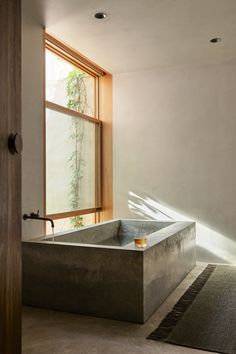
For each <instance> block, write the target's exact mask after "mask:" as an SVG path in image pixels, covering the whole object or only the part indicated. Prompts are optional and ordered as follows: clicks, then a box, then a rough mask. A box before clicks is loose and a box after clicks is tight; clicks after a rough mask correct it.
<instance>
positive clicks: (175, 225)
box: [22, 218, 196, 252]
mask: <svg viewBox="0 0 236 354" xmlns="http://www.w3.org/2000/svg"><path fill="white" fill-rule="evenodd" d="M117 221H120V222H122V221H132V222H134V221H142V222H149V223H150V222H155V223H156V222H158V223H162V222H163V223H165V222H170V223H171V225H168V226H166V227H163V228H162V229H160V230H157V231H154V232H152V233H151V234H149V235H148V236H147V238H148V243H147V247H145V248H138V247H136V246H135V244H134V241H131V242H130V243H128V244H127V245H125V246H108V245H97V244H89V243H78V242H59V241H47V239H48V238H52V237H53V235H52V234H50V235H47V236H41V237H39V238H33V239H30V240H22V243H37V244H47V245H61V246H71V247H75V246H77V247H85V248H97V249H103V248H105V249H115V250H117V249H118V250H126V251H136V252H145V251H148V250H150V249H151V248H153V247H154V246H155V245H157V244H158V243H160V242H162V241H164V240H166V239H167V238H169V237H171V236H173V235H174V234H176V233H178V232H179V231H182V230H184V229H186V228H188V227H189V226H191V225H192V226H194V225H195V224H196V222H195V221H168V220H166V221H158V220H146V219H129V218H127V219H126V218H120V219H113V220H108V221H104V222H101V223H98V224H94V225H88V226H83V227H81V228H79V229H76V230H68V231H65V232H57V233H55V234H54V237H58V236H60V235H66V234H70V233H72V232H78V231H79V230H86V229H90V228H93V227H96V226H98V225H106V224H110V223H113V222H117Z"/></svg>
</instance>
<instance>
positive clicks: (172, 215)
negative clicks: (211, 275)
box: [128, 191, 236, 264]
mask: <svg viewBox="0 0 236 354" xmlns="http://www.w3.org/2000/svg"><path fill="white" fill-rule="evenodd" d="M128 207H129V210H130V212H132V213H134V214H136V215H138V216H141V217H142V218H145V219H149V220H150V219H151V220H158V221H173V220H174V221H196V233H197V260H198V261H202V262H215V263H230V264H235V263H236V243H235V242H234V241H233V240H231V239H229V238H227V237H226V236H224V235H222V234H220V233H219V232H217V231H215V230H213V229H211V228H209V227H207V226H205V225H203V224H201V223H200V222H199V221H198V220H194V218H193V217H192V218H191V217H190V216H186V215H183V214H181V213H179V212H177V211H175V210H173V209H171V208H169V207H167V206H165V205H164V204H162V203H160V202H159V201H156V200H154V199H153V198H150V197H147V196H145V197H144V196H141V195H138V194H136V193H134V192H132V191H130V192H129V199H128Z"/></svg>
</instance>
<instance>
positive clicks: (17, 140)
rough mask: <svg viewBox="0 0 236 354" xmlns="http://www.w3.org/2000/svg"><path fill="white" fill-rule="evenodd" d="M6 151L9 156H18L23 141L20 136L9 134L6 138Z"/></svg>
mask: <svg viewBox="0 0 236 354" xmlns="http://www.w3.org/2000/svg"><path fill="white" fill-rule="evenodd" d="M8 149H9V151H10V153H11V154H20V153H21V152H22V149H23V140H22V137H21V135H20V134H18V133H16V134H10V135H9V138H8Z"/></svg>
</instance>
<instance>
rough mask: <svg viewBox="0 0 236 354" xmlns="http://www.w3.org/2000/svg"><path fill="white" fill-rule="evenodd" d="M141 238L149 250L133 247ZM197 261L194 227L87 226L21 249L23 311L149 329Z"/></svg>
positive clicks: (116, 223) (147, 223)
mask: <svg viewBox="0 0 236 354" xmlns="http://www.w3.org/2000/svg"><path fill="white" fill-rule="evenodd" d="M143 233H145V234H147V235H148V236H147V240H148V246H147V247H146V248H144V249H141V248H140V249H139V248H136V247H135V244H134V236H137V235H140V234H143ZM195 262H196V258H195V223H191V222H173V223H171V222H156V221H144V220H114V221H110V222H105V223H100V224H97V225H93V226H90V227H83V228H81V229H79V230H75V231H70V232H67V233H64V234H55V236H54V239H53V238H52V236H50V237H45V238H43V239H40V240H37V241H35V240H34V241H27V242H23V304H24V305H28V306H35V307H41V308H48V309H54V310H59V311H67V312H74V313H80V314H85V315H91V316H97V317H104V318H111V319H117V320H124V321H131V322H137V323H144V322H145V321H146V320H147V319H148V318H149V317H150V316H151V315H152V313H153V312H154V311H155V310H156V309H157V308H158V307H159V305H160V304H161V303H162V302H163V301H164V300H165V298H166V297H167V296H168V295H169V294H170V293H171V291H173V290H174V289H175V288H176V286H177V285H178V284H179V283H180V282H181V281H182V280H183V279H184V277H185V276H186V275H187V274H188V273H189V271H190V270H191V269H192V268H193V267H194V266H195Z"/></svg>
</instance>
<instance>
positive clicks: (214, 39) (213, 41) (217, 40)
mask: <svg viewBox="0 0 236 354" xmlns="http://www.w3.org/2000/svg"><path fill="white" fill-rule="evenodd" d="M210 42H211V43H220V42H222V39H221V38H220V37H215V38H212V39H210Z"/></svg>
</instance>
